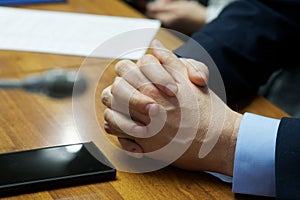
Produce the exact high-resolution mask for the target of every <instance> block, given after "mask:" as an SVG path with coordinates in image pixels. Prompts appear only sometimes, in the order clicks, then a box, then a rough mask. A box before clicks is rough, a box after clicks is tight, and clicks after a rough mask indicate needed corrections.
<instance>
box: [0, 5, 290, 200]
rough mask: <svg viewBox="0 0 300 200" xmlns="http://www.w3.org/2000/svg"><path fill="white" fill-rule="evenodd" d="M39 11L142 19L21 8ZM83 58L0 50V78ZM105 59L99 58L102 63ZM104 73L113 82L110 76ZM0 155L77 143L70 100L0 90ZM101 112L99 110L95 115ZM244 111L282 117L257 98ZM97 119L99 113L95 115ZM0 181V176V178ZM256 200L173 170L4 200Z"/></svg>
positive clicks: (121, 8) (122, 12)
mask: <svg viewBox="0 0 300 200" xmlns="http://www.w3.org/2000/svg"><path fill="white" fill-rule="evenodd" d="M22 7H24V8H33V9H41V10H58V11H70V12H81V13H94V14H105V15H117V16H126V17H143V16H142V15H141V14H140V13H138V12H136V11H135V10H134V9H132V8H130V7H128V6H127V5H125V4H124V3H122V1H117V0H68V3H66V4H65V3H57V4H41V5H30V6H22ZM157 38H159V39H160V40H161V41H162V42H164V44H165V45H166V46H167V47H168V48H170V49H175V48H176V47H178V46H179V45H180V44H181V41H179V40H178V39H177V38H175V37H174V36H172V35H170V34H169V33H167V32H164V31H160V32H159V34H158V36H157ZM83 60H84V57H76V56H62V55H52V54H42V53H29V52H17V51H0V61H1V66H0V77H1V78H3V77H22V76H25V75H27V74H29V73H35V72H41V71H43V70H46V69H50V68H53V67H55V66H62V67H66V68H74V69H78V67H79V66H80V65H81V63H82V61H83ZM106 62H107V60H105V59H103V63H106ZM107 73H108V74H109V76H111V79H108V80H106V82H105V83H106V85H109V84H110V83H111V82H112V81H113V77H114V76H115V75H114V72H113V70H112V68H109V69H108V71H107ZM0 99H1V103H0V153H3V152H12V151H19V150H26V149H33V148H39V147H46V146H53V145H61V144H70V143H77V142H81V141H80V139H79V138H78V137H77V134H76V130H75V124H74V121H73V116H72V100H71V99H59V100H57V99H51V98H48V97H45V96H42V95H38V94H29V93H25V92H23V91H3V90H0ZM101 110H102V111H103V107H100V112H101ZM244 111H251V112H254V113H258V114H267V115H268V116H271V117H282V116H287V114H286V113H284V112H282V111H281V110H279V109H278V108H276V107H275V106H273V105H272V104H270V103H269V102H268V101H266V100H265V99H263V98H257V99H256V100H255V101H254V102H252V104H251V105H249V106H248V107H247V108H246V109H245V110H244ZM100 115H101V113H100ZM0 178H1V177H0ZM235 198H236V199H253V198H255V199H260V198H258V197H249V196H244V195H234V194H233V193H232V192H231V186H230V185H228V184H225V183H223V182H221V181H219V180H217V179H216V178H214V177H212V176H210V175H207V174H204V173H198V172H188V171H184V170H180V169H176V168H173V167H167V168H165V169H162V170H159V171H156V172H151V173H145V174H130V173H124V172H118V173H117V180H115V181H111V182H104V183H96V184H88V185H83V186H76V187H69V188H64V189H56V190H50V191H43V192H38V193H33V194H25V195H20V196H15V197H9V198H7V199H18V200H19V199H80V200H82V199H95V200H96V199H97V200H98V199H222V200H223V199H235Z"/></svg>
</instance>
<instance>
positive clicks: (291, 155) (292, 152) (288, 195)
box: [275, 118, 300, 199]
mask: <svg viewBox="0 0 300 200" xmlns="http://www.w3.org/2000/svg"><path fill="white" fill-rule="evenodd" d="M275 176H276V196H277V198H278V199H300V119H288V118H283V119H282V120H281V122H280V125H279V129H278V133H277V141H276V157H275Z"/></svg>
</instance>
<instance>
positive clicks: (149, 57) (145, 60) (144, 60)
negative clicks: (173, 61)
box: [140, 54, 157, 65]
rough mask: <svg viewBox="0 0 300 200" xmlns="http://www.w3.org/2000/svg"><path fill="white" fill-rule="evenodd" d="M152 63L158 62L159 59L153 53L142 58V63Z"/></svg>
mask: <svg viewBox="0 0 300 200" xmlns="http://www.w3.org/2000/svg"><path fill="white" fill-rule="evenodd" d="M151 63H152V64H153V63H157V59H156V58H155V57H154V56H153V55H150V54H146V55H144V56H143V57H142V58H141V59H140V64H141V65H146V64H151Z"/></svg>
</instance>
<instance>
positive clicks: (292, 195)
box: [175, 0, 300, 199]
mask: <svg viewBox="0 0 300 200" xmlns="http://www.w3.org/2000/svg"><path fill="white" fill-rule="evenodd" d="M192 38H193V39H194V40H196V41H197V42H198V43H199V44H201V45H202V46H203V47H204V49H205V50H206V51H207V52H208V53H209V54H210V56H211V57H212V59H213V60H214V62H215V63H216V65H217V67H218V69H219V71H220V73H221V76H222V78H223V81H224V84H225V88H226V94H227V100H228V104H229V105H230V106H231V107H233V108H234V107H235V106H234V105H235V103H236V102H237V101H239V100H242V101H245V99H248V98H251V96H252V95H256V93H257V90H258V88H259V87H260V86H261V85H263V84H264V83H265V82H266V81H267V80H268V78H269V77H270V75H271V74H272V73H273V72H274V71H276V70H277V69H279V68H283V67H299V66H300V49H299V48H300V0H261V1H258V0H248V1H247V0H240V1H237V2H234V3H232V4H230V5H229V6H227V7H226V8H225V9H224V10H223V12H222V13H221V14H220V16H219V17H218V18H217V19H215V20H214V21H212V22H211V23H209V24H207V25H206V26H205V27H203V28H202V29H201V31H199V32H197V33H195V34H194V35H193V36H192ZM175 53H176V54H177V55H178V56H182V57H190V58H194V59H198V60H200V61H202V62H205V61H206V60H207V59H206V58H204V57H203V55H205V54H201V53H199V51H196V50H195V46H194V45H193V42H191V41H188V42H186V43H185V45H183V46H182V47H180V48H179V49H177V50H175ZM209 67H210V66H209ZM210 80H212V81H213V80H214V78H213V77H211V76H210ZM209 84H210V83H209ZM299 87H300V86H299ZM213 90H214V88H213ZM299 95H300V94H299ZM276 192H277V198H278V199H300V120H297V119H287V118H284V119H282V121H281V124H280V128H279V132H278V139H277V146H276Z"/></svg>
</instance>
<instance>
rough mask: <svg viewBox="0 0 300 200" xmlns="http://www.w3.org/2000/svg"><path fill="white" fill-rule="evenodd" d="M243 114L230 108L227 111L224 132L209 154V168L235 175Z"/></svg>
mask: <svg viewBox="0 0 300 200" xmlns="http://www.w3.org/2000/svg"><path fill="white" fill-rule="evenodd" d="M242 117H243V115H242V114H239V113H237V112H234V111H232V110H230V109H228V110H227V111H226V117H225V121H224V124H223V129H222V133H221V135H220V137H219V140H218V142H217V144H216V145H215V147H214V149H213V150H212V152H211V153H210V154H209V155H208V157H209V158H210V159H209V163H210V166H209V169H208V170H207V171H213V172H217V173H221V174H225V175H228V176H232V175H233V166H234V155H235V148H236V141H237V135H238V131H239V127H240V123H241V120H242Z"/></svg>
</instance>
